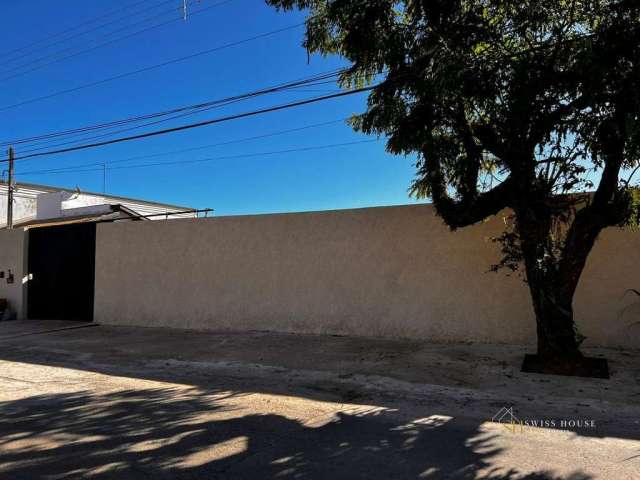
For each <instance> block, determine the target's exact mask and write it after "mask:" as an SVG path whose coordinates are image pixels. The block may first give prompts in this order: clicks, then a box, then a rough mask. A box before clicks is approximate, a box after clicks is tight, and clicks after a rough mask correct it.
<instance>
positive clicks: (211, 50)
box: [0, 22, 304, 112]
mask: <svg viewBox="0 0 640 480" xmlns="http://www.w3.org/2000/svg"><path fill="white" fill-rule="evenodd" d="M303 25H304V22H303V23H297V24H295V25H289V26H288V27H284V28H278V29H276V30H271V31H268V32H264V33H260V34H258V35H254V36H252V37H247V38H243V39H241V40H237V41H234V42H229V43H226V44H222V45H219V46H217V47H213V48H209V49H206V50H202V51H200V52H196V53H192V54H189V55H185V56H183V57H178V58H174V59H172V60H168V61H166V62H161V63H157V64H155V65H150V66H148V67H143V68H140V69H138V70H133V71H130V72H125V73H121V74H119V75H114V76H112V77H107V78H105V79H102V80H97V81H95V82H90V83H85V84H84V85H79V86H77V87H73V88H67V89H66V90H60V91H58V92H54V93H50V94H47V95H42V96H40V97H35V98H32V99H29V100H24V101H21V102H18V103H14V104H11V105H6V106H4V107H0V112H3V111H6V110H9V109H13V108H17V107H22V106H24V105H29V104H31V103H35V102H39V101H42V100H48V99H50V98H54V97H58V96H60V95H65V94H67V93H73V92H77V91H79V90H84V89H87V88H91V87H96V86H98V85H104V84H105V83H109V82H113V81H115V80H120V79H122V78H126V77H130V76H132V75H138V74H140V73H146V72H149V71H151V70H155V69H158V68H162V67H166V66H169V65H173V64H175V63H180V62H184V61H186V60H191V59H193V58H197V57H201V56H203V55H208V54H210V53H214V52H219V51H221V50H226V49H227V48H232V47H237V46H239V45H244V44H246V43H250V42H254V41H256V40H261V39H263V38H267V37H271V36H273V35H277V34H279V33H283V32H287V31H290V30H293V29H296V28H299V27H301V26H303Z"/></svg>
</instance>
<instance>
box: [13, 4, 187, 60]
mask: <svg viewBox="0 0 640 480" xmlns="http://www.w3.org/2000/svg"><path fill="white" fill-rule="evenodd" d="M148 1H149V0H143V1H141V2H138V3H135V4H133V5H131V6H130V7H124V9H125V10H126V9H127V8H133V7H136V6H138V5H141V4H143V3H147V2H148ZM174 1H175V0H165V1H163V2H161V3H158V4H155V5H152V6H150V7H148V8H146V9H142V10H139V11H134V12H127V13H125V14H124V15H122V16H120V17H118V18H116V19H115V20H110V21H109V22H105V23H102V24H100V25H98V26H96V27H93V28H91V29H88V30H84V31H81V32H78V33H76V34H74V35H71V36H68V37H63V38H61V39H59V40H57V41H55V42H47V44H46V45H44V46H43V47H41V48H40V49H36V50H33V51H31V52H27V53H23V54H22V55H18V56H17V57H13V58H9V59H6V60H4V61H3V63H6V62H9V63H10V62H13V61H15V60H19V59H20V58H23V57H28V56H31V55H33V54H35V53H36V52H38V51H39V50H47V49H50V48H51V47H54V46H56V45H59V44H61V43H65V42H68V41H69V40H73V39H75V38H78V37H81V36H84V35H87V34H89V33H93V32H95V31H98V30H100V29H102V28H105V27H108V26H111V25H114V24H116V23H119V22H121V21H122V20H125V19H129V18H131V16H133V15H137V14H138V13H143V12H145V11H149V10H152V9H155V8H158V7H161V6H162V5H166V4H167V3H172V2H174ZM173 10H174V9H172V11H173ZM114 13H123V9H118V10H115V11H113V12H111V14H109V15H105V17H110V16H111V15H113V14H114ZM99 19H100V18H99ZM91 23H92V22H91ZM82 26H83V24H80V25H77V26H76V27H75V28H72V29H70V30H76V29H78V28H80V27H82ZM54 36H55V35H54Z"/></svg>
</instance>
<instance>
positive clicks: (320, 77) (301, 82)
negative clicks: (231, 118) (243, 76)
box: [0, 69, 344, 146]
mask: <svg viewBox="0 0 640 480" xmlns="http://www.w3.org/2000/svg"><path fill="white" fill-rule="evenodd" d="M343 71H344V69H338V70H332V71H329V72H324V73H320V74H316V75H312V76H309V77H302V78H298V79H295V80H291V81H288V82H284V83H279V84H276V85H272V86H269V87H264V88H262V89H259V90H254V91H251V92H248V93H243V94H239V95H235V96H231V97H226V98H222V99H216V100H211V101H208V102H201V103H198V104H194V105H187V106H183V107H178V108H173V109H170V110H165V111H161V112H154V113H150V114H144V115H138V116H133V117H127V118H124V119H120V120H115V121H111V122H106V123H100V124H95V125H90V126H85V127H79V128H74V129H69V130H62V131H58V132H50V133H47V134H43V135H37V136H31V137H26V138H18V139H12V140H7V141H3V142H0V146H8V145H21V144H31V143H33V142H35V141H38V140H43V139H44V140H49V139H53V138H59V137H68V136H72V135H74V134H77V133H82V134H84V133H87V132H92V131H95V130H102V129H105V128H111V127H119V126H122V125H128V124H131V123H136V122H139V121H145V120H150V119H155V118H159V117H164V116H167V115H173V114H176V113H182V112H189V111H196V112H197V111H200V110H201V109H203V108H206V107H210V106H214V105H220V104H227V103H229V102H232V101H236V100H243V99H246V98H254V97H258V96H262V95H266V94H269V93H274V92H278V91H285V90H289V89H293V88H298V87H305V86H315V85H321V84H324V83H333V81H334V80H333V79H335V78H336V77H337V76H338V75H339V74H340V73H342V72H343Z"/></svg>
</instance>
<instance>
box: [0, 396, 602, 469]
mask: <svg viewBox="0 0 640 480" xmlns="http://www.w3.org/2000/svg"><path fill="white" fill-rule="evenodd" d="M242 395H245V394H244V393H241V392H227V391H222V390H213V389H210V390H204V389H199V388H189V389H185V388H179V389H176V388H161V389H158V388H156V389H143V390H124V391H122V390H121V391H116V392H109V393H103V394H94V393H91V392H74V393H60V394H52V395H39V396H32V397H27V398H24V399H20V400H14V401H7V402H0V418H1V422H0V477H1V478H7V479H11V480H33V479H38V478H54V479H71V478H82V477H86V478H92V479H97V480H103V479H118V480H126V479H139V478H153V479H176V478H178V479H205V478H206V479H211V478H225V479H229V478H231V479H233V478H256V479H257V478H259V479H268V478H314V479H315V478H331V479H336V478H349V479H358V478H367V479H369V478H381V479H396V478H447V479H449V478H452V479H453V478H460V479H478V478H482V479H491V480H498V479H501V480H507V479H516V478H518V479H527V480H550V479H559V478H563V479H565V480H587V479H589V478H591V477H589V476H587V475H585V474H582V473H580V472H576V473H575V474H573V475H570V476H568V477H556V476H554V475H553V474H552V473H550V472H538V473H533V474H523V473H522V472H519V471H518V470H517V469H511V470H509V471H504V470H497V469H496V468H495V467H492V459H493V458H494V457H495V456H496V455H498V454H500V453H501V451H502V450H501V448H500V447H498V446H496V444H495V440H496V434H495V433H494V434H489V433H486V432H482V431H480V429H479V428H477V429H475V430H474V429H470V428H469V426H468V425H458V424H457V423H456V422H457V420H456V419H455V418H454V419H451V420H448V421H447V420H446V419H442V420H437V419H435V420H430V421H421V422H413V423H408V424H406V423H400V422H399V420H397V419H395V420H394V417H392V416H391V415H387V414H385V413H384V412H383V411H382V412H381V411H376V410H368V411H366V410H365V411H359V412H355V413H353V414H344V413H343V414H339V415H337V416H336V417H335V418H334V419H333V420H332V421H330V422H328V423H324V424H321V425H305V424H303V423H301V422H299V421H297V420H294V419H291V418H287V417H285V416H281V415H275V414H267V415H259V414H255V413H250V414H246V410H243V409H241V407H239V406H238V405H239V402H237V401H235V400H240V399H239V398H238V397H240V396H242Z"/></svg>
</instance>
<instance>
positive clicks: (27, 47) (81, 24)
mask: <svg viewBox="0 0 640 480" xmlns="http://www.w3.org/2000/svg"><path fill="white" fill-rule="evenodd" d="M148 1H149V0H142V1H139V2H136V3H134V4H132V5H128V6H127V5H125V6H124V7H119V8H117V9H115V10H110V11H109V12H107V13H104V14H102V15H100V16H98V17H95V18H92V19H90V20H86V21H84V22H82V23H80V24H78V25H75V26H73V27H70V28H67V29H65V30H62V31H60V32H58V33H54V34H51V35H49V36H47V37H45V38H42V39H40V40H36V41H35V42H32V43H29V44H27V45H24V46H22V47H18V48H14V49H13V50H9V51H6V52H4V53H0V58H2V57H6V56H7V55H11V54H12V53H17V52H23V51H25V50H28V49H30V48H31V47H34V46H36V45H40V44H41V43H46V42H49V41H51V40H52V39H54V38H58V37H60V36H61V35H65V34H67V33H70V32H73V31H74V30H77V29H78V28H81V27H82V26H84V25H90V24H92V23H95V22H97V21H99V20H102V19H103V18H108V17H110V16H112V15H113V14H114V13H120V12H122V10H123V9H125V10H126V9H129V8H133V7H137V6H138V5H142V4H143V3H147V2H148Z"/></svg>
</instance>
